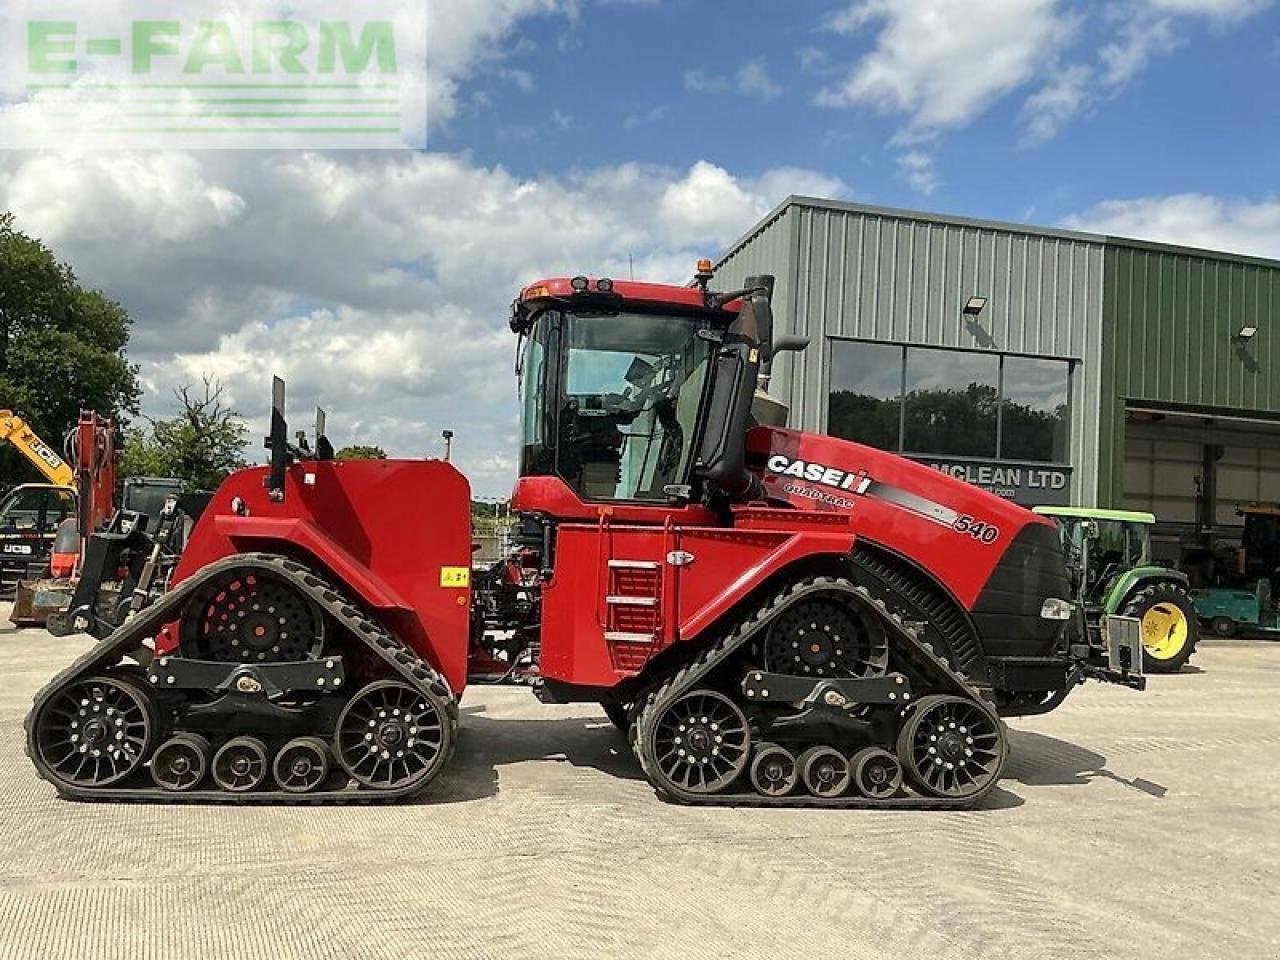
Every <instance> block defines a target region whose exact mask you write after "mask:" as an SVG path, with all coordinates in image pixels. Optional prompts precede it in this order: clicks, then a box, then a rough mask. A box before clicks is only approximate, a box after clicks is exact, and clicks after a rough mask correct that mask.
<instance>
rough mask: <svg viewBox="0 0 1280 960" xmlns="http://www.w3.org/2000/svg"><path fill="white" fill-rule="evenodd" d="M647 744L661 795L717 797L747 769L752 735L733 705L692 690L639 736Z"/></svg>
mask: <svg viewBox="0 0 1280 960" xmlns="http://www.w3.org/2000/svg"><path fill="white" fill-rule="evenodd" d="M642 735H647V736H648V737H650V738H651V743H650V747H651V750H650V754H651V756H653V757H655V758H656V760H657V775H658V782H657V783H656V784H655V786H657V787H658V788H659V789H660V790H664V791H666V792H668V793H674V794H680V793H696V794H711V793H719V792H720V791H721V790H724V789H726V788H727V787H728V786H729V785H730V784H732V783H733V782H734V781H735V780H737V779H738V777H739V776H740V775H741V774H742V772H743V771H744V770H746V768H747V762H748V760H749V759H750V756H751V730H750V728H749V727H748V725H747V718H746V716H745V715H744V714H743V712H742V711H741V710H740V709H739V708H738V705H737V704H736V703H734V702H733V701H732V700H730V699H729V698H728V697H726V696H725V695H724V694H722V693H718V692H717V691H715V690H708V689H701V690H691V691H690V692H688V693H686V694H684V695H683V696H682V697H679V698H678V699H677V700H675V701H674V702H673V703H671V704H669V705H668V706H667V707H666V709H664V710H663V711H662V713H661V714H660V715H659V716H658V717H656V718H655V721H654V723H653V724H652V726H649V727H648V729H647V730H644V731H642Z"/></svg>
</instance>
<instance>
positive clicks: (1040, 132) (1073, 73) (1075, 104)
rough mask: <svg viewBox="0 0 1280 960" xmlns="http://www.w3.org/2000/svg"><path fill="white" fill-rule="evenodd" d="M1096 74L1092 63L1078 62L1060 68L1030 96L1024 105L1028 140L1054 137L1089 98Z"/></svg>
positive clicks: (1038, 140)
mask: <svg viewBox="0 0 1280 960" xmlns="http://www.w3.org/2000/svg"><path fill="white" fill-rule="evenodd" d="M1092 78H1093V72H1092V71H1091V70H1090V69H1089V68H1088V67H1086V66H1084V65H1082V64H1076V65H1075V66H1071V67H1067V68H1065V69H1063V70H1061V71H1059V72H1058V74H1057V75H1056V76H1055V77H1053V78H1052V79H1051V80H1050V81H1049V82H1048V83H1047V84H1045V86H1043V87H1042V88H1041V89H1040V90H1039V91H1037V92H1036V93H1034V94H1032V95H1031V96H1030V97H1028V98H1027V102H1026V104H1025V106H1024V107H1023V112H1024V114H1025V115H1026V120H1027V131H1026V135H1025V138H1024V142H1026V143H1029V144H1037V143H1044V142H1045V141H1046V140H1051V139H1053V137H1055V136H1056V135H1057V133H1058V131H1059V130H1061V129H1062V128H1063V126H1065V125H1066V124H1067V122H1068V121H1070V120H1071V119H1072V118H1074V117H1075V116H1076V114H1078V113H1079V112H1080V111H1081V110H1082V109H1083V108H1084V105H1085V104H1086V103H1087V102H1088V100H1089V97H1090V82H1091V80H1092Z"/></svg>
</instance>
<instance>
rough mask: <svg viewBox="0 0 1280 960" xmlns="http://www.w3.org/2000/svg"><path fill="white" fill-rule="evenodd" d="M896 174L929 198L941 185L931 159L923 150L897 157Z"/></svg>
mask: <svg viewBox="0 0 1280 960" xmlns="http://www.w3.org/2000/svg"><path fill="white" fill-rule="evenodd" d="M898 173H899V175H901V176H902V177H903V178H904V179H905V180H906V181H907V183H909V184H911V186H912V187H914V188H915V189H917V190H919V191H920V192H921V193H923V194H924V195H925V196H929V195H930V194H932V193H933V192H934V191H935V190H937V189H938V187H939V186H940V185H941V180H939V178H938V174H937V172H936V171H935V170H934V169H933V157H931V156H930V155H929V154H927V153H925V152H924V151H923V150H909V151H907V152H906V153H904V154H902V155H901V156H899V157H898Z"/></svg>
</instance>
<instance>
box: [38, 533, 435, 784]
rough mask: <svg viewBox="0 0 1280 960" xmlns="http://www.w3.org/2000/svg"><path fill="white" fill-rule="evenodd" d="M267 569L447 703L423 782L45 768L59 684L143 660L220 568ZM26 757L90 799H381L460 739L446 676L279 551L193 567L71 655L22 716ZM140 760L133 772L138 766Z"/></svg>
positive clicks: (221, 571)
mask: <svg viewBox="0 0 1280 960" xmlns="http://www.w3.org/2000/svg"><path fill="white" fill-rule="evenodd" d="M231 572H235V573H241V572H243V573H248V574H252V573H254V572H269V573H271V574H272V575H274V576H277V577H280V578H282V579H284V580H286V581H288V582H289V583H290V584H291V585H292V586H294V587H296V588H297V589H298V590H299V591H301V592H302V593H304V594H305V595H306V596H307V597H309V598H310V599H311V600H313V601H314V602H315V603H316V604H317V605H318V606H319V607H320V608H321V609H322V610H324V612H325V613H327V614H328V615H329V616H331V617H333V619H334V621H335V622H336V623H337V624H339V625H340V626H342V627H345V628H346V629H347V630H348V631H349V632H350V634H351V636H352V637H353V638H354V639H356V640H357V641H359V642H361V643H363V644H364V645H365V646H366V647H367V648H368V649H369V650H370V651H371V652H372V653H374V654H376V655H377V656H378V657H379V658H381V660H382V661H383V662H384V663H385V664H386V665H387V666H388V667H389V668H390V669H391V670H392V671H393V672H394V673H395V674H396V675H397V676H398V677H399V679H401V680H404V681H405V682H406V683H408V684H409V685H411V686H413V687H415V688H416V689H418V690H419V691H420V692H422V693H423V694H426V695H429V696H431V697H433V698H436V699H439V700H440V701H442V702H443V703H444V704H445V716H446V729H445V743H444V745H443V747H442V752H443V753H444V756H443V757H441V758H440V759H439V760H438V761H437V772H436V773H435V774H434V775H433V776H431V777H429V778H427V779H426V781H425V782H422V783H414V784H409V785H407V786H405V787H403V788H400V789H398V790H358V789H355V788H354V787H351V786H344V787H343V788H341V789H337V790H316V791H314V792H311V793H289V792H286V791H284V790H256V791H253V792H248V793H231V792H227V791H223V790H190V791H184V792H181V793H178V792H170V791H165V790H162V789H160V788H159V787H149V788H146V789H139V788H129V787H102V788H96V789H83V788H80V787H75V786H72V785H69V784H66V783H62V782H59V781H57V780H55V779H53V778H51V777H49V776H47V775H46V774H45V772H44V771H43V770H42V769H41V767H40V763H39V761H38V759H37V756H38V746H37V744H36V730H35V718H36V715H37V713H38V712H39V710H40V708H41V707H42V706H43V705H44V704H45V702H46V701H47V700H48V699H49V698H50V697H52V696H53V695H54V694H55V693H57V691H58V690H60V689H61V688H62V687H64V686H65V685H67V684H70V683H73V682H75V681H77V680H81V679H85V678H87V677H89V676H92V675H94V674H97V673H99V672H100V671H102V670H104V669H106V668H108V667H113V666H115V665H116V664H118V663H119V662H120V660H121V659H122V658H123V657H126V656H132V655H135V654H136V655H137V656H139V657H140V658H141V659H142V662H143V663H144V664H145V663H146V658H149V657H150V656H151V651H150V649H148V648H146V647H145V646H144V645H143V641H144V640H146V639H148V638H150V637H153V636H155V634H156V632H157V631H158V630H159V629H160V627H161V626H163V625H164V624H165V623H168V622H169V621H171V620H173V619H175V618H176V616H177V615H178V613H179V611H180V610H181V609H182V606H183V604H184V602H185V601H186V600H188V599H189V598H190V597H191V596H192V595H193V594H194V593H195V592H196V591H197V590H199V589H200V587H201V586H203V585H204V584H206V583H208V582H209V581H210V580H213V579H214V578H215V577H218V576H220V575H222V574H226V573H231ZM25 729H26V750H27V757H28V758H29V759H30V760H31V762H32V764H33V765H34V766H35V768H36V772H37V774H39V776H40V777H41V779H43V780H47V781H48V782H49V783H51V784H53V786H54V787H55V788H56V789H57V791H58V793H59V794H60V795H61V796H63V797H66V798H68V799H73V800H88V801H116V802H121V801H123V802H130V801H133V802H138V801H142V802H148V803H193V802H194V803H281V804H314V803H326V802H327V803H381V802H388V801H395V800H402V799H405V798H406V797H410V796H413V795H415V794H418V793H421V792H423V791H424V790H426V789H428V788H429V787H430V786H431V784H432V783H434V782H435V779H436V777H437V776H439V773H440V772H442V771H443V770H444V769H445V768H447V767H448V765H449V762H450V760H451V759H452V755H453V751H454V749H455V748H456V747H457V743H458V701H457V698H456V697H455V696H454V695H453V692H452V691H451V690H450V689H449V684H448V682H447V681H446V680H445V678H444V677H443V676H442V675H441V674H440V673H439V672H438V671H437V670H435V669H434V668H433V667H432V666H431V665H430V664H429V663H427V662H426V661H425V660H423V659H422V658H421V657H419V656H418V655H417V654H416V653H414V652H413V651H412V650H410V649H409V648H408V647H407V646H406V645H405V644H403V643H401V642H400V641H399V640H397V639H396V638H395V637H394V636H392V635H391V633H390V632H388V631H387V630H386V629H385V628H384V627H383V626H382V625H381V624H380V623H378V622H377V621H376V620H374V619H373V618H371V617H369V616H368V615H367V614H365V613H364V612H362V611H361V610H360V609H359V608H357V607H356V606H355V605H354V604H352V603H350V602H349V601H348V600H346V599H345V598H344V597H343V596H342V595H341V594H340V593H338V591H337V590H335V589H334V588H333V587H332V586H330V585H329V584H328V583H327V582H326V581H324V580H323V579H321V578H320V577H319V576H317V575H316V573H315V572H314V571H313V570H312V569H311V568H310V567H307V566H304V565H303V564H300V563H297V562H295V561H293V560H290V559H288V558H285V557H281V556H278V555H276V554H269V553H243V554H236V555H234V556H231V557H227V558H226V559H224V560H219V561H218V562H217V563H213V564H210V565H209V566H207V567H205V568H204V569H202V570H201V571H200V572H199V573H197V574H196V575H194V576H192V577H190V578H188V579H187V580H184V581H183V582H182V583H180V584H178V585H177V586H176V587H174V589H173V590H171V591H169V592H168V593H167V594H165V595H164V596H163V597H161V598H160V599H159V600H158V601H157V602H156V603H155V604H153V605H152V606H150V607H148V608H146V609H145V610H143V611H142V612H141V613H139V614H138V615H137V616H136V617H134V618H133V619H131V620H129V621H128V622H127V623H125V624H123V625H122V626H121V627H120V628H119V629H117V630H116V631H114V632H113V633H112V634H111V635H110V636H107V637H104V638H103V639H102V640H100V641H99V642H98V643H97V644H96V645H94V647H93V648H92V649H90V650H88V651H86V652H85V653H84V654H83V655H82V656H80V657H79V658H78V659H77V660H76V661H75V662H74V663H72V664H71V665H70V666H69V667H67V668H66V669H65V670H63V671H62V672H61V673H59V674H58V675H57V676H56V677H54V678H53V680H52V681H50V682H49V683H48V684H46V685H45V686H44V688H43V689H41V690H40V692H39V693H37V694H36V696H35V702H34V705H33V706H32V708H31V712H30V713H28V714H27V719H26V723H25ZM142 769H143V768H142V767H140V768H139V770H138V771H136V772H135V773H134V774H133V776H134V777H135V778H136V777H137V776H140V775H141V774H142Z"/></svg>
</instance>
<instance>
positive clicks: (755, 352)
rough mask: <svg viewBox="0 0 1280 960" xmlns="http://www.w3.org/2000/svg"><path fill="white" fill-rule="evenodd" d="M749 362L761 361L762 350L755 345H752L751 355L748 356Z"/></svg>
mask: <svg viewBox="0 0 1280 960" xmlns="http://www.w3.org/2000/svg"><path fill="white" fill-rule="evenodd" d="M747 362H748V363H759V362H760V351H759V350H757V349H756V348H755V347H752V348H751V353H750V355H749V356H748V357H747Z"/></svg>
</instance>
